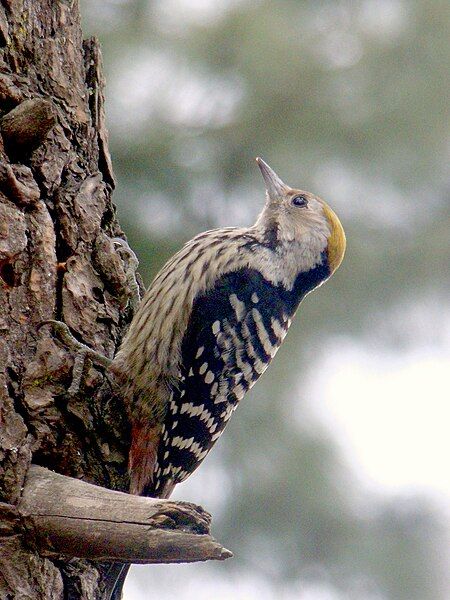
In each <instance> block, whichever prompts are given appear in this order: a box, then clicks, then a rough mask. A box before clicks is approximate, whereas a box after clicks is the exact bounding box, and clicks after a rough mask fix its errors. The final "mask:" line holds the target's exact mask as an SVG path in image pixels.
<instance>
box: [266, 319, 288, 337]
mask: <svg viewBox="0 0 450 600" xmlns="http://www.w3.org/2000/svg"><path fill="white" fill-rule="evenodd" d="M270 323H271V326H272V331H273V332H274V334H275V335H276V337H277V338H278V339H279V340H280V342H282V341H283V340H284V337H285V335H286V333H287V329H286V328H285V327H283V326H282V324H281V323H280V321H279V320H278V319H275V318H274V317H272V318H271V320H270Z"/></svg>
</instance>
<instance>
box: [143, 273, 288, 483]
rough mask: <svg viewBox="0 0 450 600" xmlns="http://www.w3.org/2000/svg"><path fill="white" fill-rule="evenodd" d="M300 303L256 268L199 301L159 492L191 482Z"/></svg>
mask: <svg viewBox="0 0 450 600" xmlns="http://www.w3.org/2000/svg"><path fill="white" fill-rule="evenodd" d="M299 300H300V297H299V294H298V293H297V292H296V290H293V291H292V292H286V290H285V289H284V288H283V287H281V286H274V285H270V284H268V283H267V281H266V280H264V279H263V277H262V275H261V274H260V273H259V272H258V271H256V270H252V269H243V270H240V271H237V272H233V273H228V274H226V275H224V276H223V277H221V279H219V280H218V282H217V284H216V286H215V287H214V288H213V289H212V290H210V291H209V292H207V293H206V294H204V295H201V296H199V297H197V298H196V300H195V302H194V306H193V310H192V314H191V318H190V321H189V325H188V328H187V331H186V334H185V336H184V339H183V343H182V368H181V373H180V384H179V386H178V388H176V389H173V390H172V394H171V400H170V403H169V406H168V411H167V415H166V420H165V423H164V427H163V432H162V439H161V442H160V445H159V449H158V459H157V464H156V466H155V473H154V481H153V485H152V493H158V491H160V490H161V489H162V488H164V486H165V485H166V484H167V482H170V481H172V482H174V483H179V482H180V481H183V480H184V479H186V477H188V475H189V474H190V473H192V472H193V471H194V470H195V469H196V468H197V467H198V466H199V464H200V463H201V461H202V460H203V459H204V457H205V456H206V454H207V453H208V452H209V450H210V449H211V447H212V446H213V445H214V443H215V442H216V440H217V439H218V438H219V437H220V435H221V433H222V431H223V429H224V427H225V425H226V423H227V421H228V419H229V418H230V416H231V414H232V412H233V410H234V409H235V408H236V406H237V404H238V403H239V401H240V400H241V399H242V397H243V396H244V394H245V392H246V391H247V390H248V389H249V388H250V387H251V386H252V385H253V384H254V383H255V381H256V380H257V379H258V378H259V376H260V375H261V374H262V373H263V371H264V370H265V369H266V368H267V366H268V365H269V363H270V361H271V359H272V358H273V356H274V355H275V353H276V351H277V349H278V347H279V346H280V344H281V342H282V340H283V338H284V336H285V334H286V332H287V329H288V327H289V324H290V319H291V317H292V315H293V314H294V312H295V310H296V308H297V305H298V303H299Z"/></svg>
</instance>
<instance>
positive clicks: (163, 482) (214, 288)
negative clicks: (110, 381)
mask: <svg viewBox="0 0 450 600" xmlns="http://www.w3.org/2000/svg"><path fill="white" fill-rule="evenodd" d="M256 161H257V163H258V166H259V168H260V170H261V173H262V176H263V178H264V182H265V187H266V202H265V206H264V208H263V210H262V212H261V214H260V215H259V217H258V219H257V220H256V223H255V224H254V225H252V226H251V227H244V228H240V227H226V228H222V229H212V230H211V231H206V232H204V233H201V234H199V235H197V236H196V237H194V238H193V239H192V240H190V241H189V242H187V243H186V244H185V246H184V247H183V248H182V249H181V250H180V251H179V252H178V253H177V254H175V255H174V256H173V257H172V258H171V259H170V260H169V261H168V262H167V263H166V265H165V266H164V267H163V268H162V269H161V271H160V272H159V273H158V274H157V276H156V277H155V279H154V281H153V283H152V284H151V286H150V288H149V289H148V290H147V292H146V293H145V295H144V298H143V300H142V302H141V304H140V306H139V308H138V310H137V313H136V315H135V316H134V318H133V320H132V322H131V325H130V328H129V330H128V332H127V334H126V335H125V337H124V339H123V341H122V344H121V346H120V348H119V351H118V353H117V355H116V356H115V358H114V360H113V362H112V366H111V369H112V371H113V373H114V374H115V376H116V378H117V380H118V382H119V385H120V387H121V389H122V393H123V395H124V398H125V400H126V402H127V406H128V407H129V416H130V421H131V426H132V432H131V449H130V454H129V473H130V482H131V484H130V492H131V493H133V494H144V495H148V496H157V497H161V498H167V497H168V496H169V495H170V493H171V492H172V490H173V488H174V486H175V485H176V484H178V483H180V482H182V481H183V480H185V479H186V478H187V477H188V476H189V475H190V474H191V473H192V472H193V471H194V470H195V469H196V468H197V467H198V466H199V465H200V463H201V462H202V461H203V459H204V458H205V456H206V455H207V454H208V452H209V451H210V450H211V448H212V446H213V445H214V444H215V442H216V441H217V440H218V439H219V437H220V435H221V434H222V432H223V430H224V428H225V426H226V424H227V422H228V420H229V419H230V417H231V415H232V413H233V411H234V410H235V409H236V407H237V405H238V403H239V402H240V400H242V398H243V397H244V395H245V393H246V392H247V391H248V390H249V389H250V388H251V387H252V386H253V384H254V383H255V382H256V381H257V379H258V378H259V377H260V376H261V375H262V373H263V372H264V371H265V370H266V368H267V367H268V365H269V363H270V361H271V360H272V359H273V357H274V356H275V354H276V352H277V350H278V348H279V347H280V344H281V343H282V341H283V339H284V337H285V335H286V333H287V331H288V329H289V326H290V324H291V320H292V318H293V316H294V314H295V312H296V310H297V308H298V306H299V304H300V302H301V301H302V299H303V298H304V297H305V296H306V295H307V294H308V293H309V292H311V291H312V290H313V289H314V288H316V287H318V286H319V285H321V284H322V283H323V282H324V281H326V280H327V279H328V278H329V277H330V276H331V275H332V274H333V273H334V271H335V270H336V269H337V268H338V267H339V265H340V263H341V261H342V259H343V256H344V252H345V245H346V241H345V234H344V230H343V228H342V225H341V223H340V221H339V219H338V217H337V216H336V214H335V213H334V212H333V211H332V210H331V208H330V207H329V206H328V205H327V204H326V203H325V202H324V201H323V200H321V199H320V198H319V197H317V196H315V195H314V194H311V193H309V192H305V191H302V190H298V189H293V188H291V187H289V186H288V185H286V184H285V183H283V181H282V180H281V179H280V178H279V177H278V175H277V174H276V173H275V172H274V171H273V170H272V169H271V168H270V167H269V165H268V164H266V163H265V162H264V161H263V160H262V159H261V158H257V159H256Z"/></svg>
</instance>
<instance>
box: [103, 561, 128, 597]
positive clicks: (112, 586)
mask: <svg viewBox="0 0 450 600" xmlns="http://www.w3.org/2000/svg"><path fill="white" fill-rule="evenodd" d="M130 566H131V565H129V564H126V563H111V565H110V566H109V568H108V569H107V571H106V572H105V575H104V586H105V587H104V589H105V592H104V598H105V600H121V598H122V591H123V585H124V583H125V578H126V576H127V574H128V570H129V568H130Z"/></svg>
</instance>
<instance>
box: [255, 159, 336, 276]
mask: <svg viewBox="0 0 450 600" xmlns="http://www.w3.org/2000/svg"><path fill="white" fill-rule="evenodd" d="M256 162H257V163H258V166H259V168H260V169H261V173H262V176H263V178H264V182H265V185H266V204H265V206H264V209H263V211H262V212H261V214H260V215H259V218H258V221H257V222H256V225H255V227H258V228H259V229H261V230H264V231H265V232H266V233H267V236H268V238H270V239H271V241H272V243H274V244H277V243H278V244H286V243H288V244H289V243H290V242H298V243H299V244H301V245H305V247H308V246H311V247H312V246H314V248H316V249H317V251H318V253H321V252H326V254H327V257H328V264H329V268H330V271H331V273H333V272H334V271H335V270H336V269H337V268H338V267H339V265H340V264H341V262H342V259H343V257H344V253H345V245H346V240H345V233H344V229H343V227H342V225H341V223H340V221H339V219H338V217H337V216H336V214H335V213H334V212H333V211H332V210H331V208H330V207H329V206H328V204H326V203H325V202H324V201H323V200H322V199H321V198H319V197H318V196H315V195H314V194H311V193H310V192H305V191H303V190H298V189H294V188H291V187H289V186H288V185H286V184H285V183H283V181H282V180H281V179H280V178H279V177H278V175H277V174H276V173H275V171H273V169H271V168H270V167H269V165H268V164H267V163H265V162H264V161H263V160H262V158H257V159H256Z"/></svg>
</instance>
